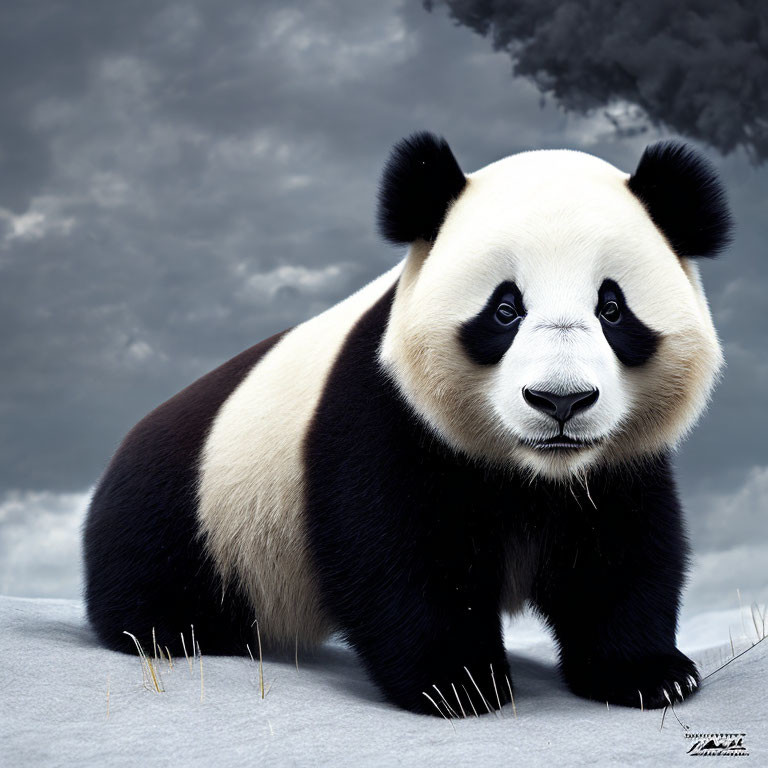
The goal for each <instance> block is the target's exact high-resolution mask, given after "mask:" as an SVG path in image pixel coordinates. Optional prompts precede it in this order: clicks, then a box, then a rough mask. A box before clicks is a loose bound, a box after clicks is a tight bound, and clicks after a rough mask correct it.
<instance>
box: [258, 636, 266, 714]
mask: <svg viewBox="0 0 768 768" xmlns="http://www.w3.org/2000/svg"><path fill="white" fill-rule="evenodd" d="M256 640H257V641H258V643H259V687H260V688H261V698H262V699H263V698H264V697H265V696H266V695H267V694H266V693H264V657H263V656H262V653H261V632H260V631H259V622H258V621H257V622H256Z"/></svg>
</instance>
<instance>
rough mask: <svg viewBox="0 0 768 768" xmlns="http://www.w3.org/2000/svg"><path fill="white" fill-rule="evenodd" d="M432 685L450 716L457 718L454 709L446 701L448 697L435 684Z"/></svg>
mask: <svg viewBox="0 0 768 768" xmlns="http://www.w3.org/2000/svg"><path fill="white" fill-rule="evenodd" d="M432 687H433V688H434V689H435V690H436V691H437V693H438V695H439V696H440V698H441V699H442V700H443V704H445V708H446V709H447V710H448V713H449V714H450V716H451V717H455V718H457V719H458V717H459V716H458V715H457V714H456V710H455V709H454V708H453V707H452V706H451V705H450V704H449V703H448V699H446V698H445V696H443V692H442V691H441V690H440V689H439V688H438V687H437V686H436V685H433V686H432Z"/></svg>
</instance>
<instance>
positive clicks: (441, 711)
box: [422, 691, 456, 733]
mask: <svg viewBox="0 0 768 768" xmlns="http://www.w3.org/2000/svg"><path fill="white" fill-rule="evenodd" d="M422 694H424V696H426V697H427V698H428V699H429V700H430V701H431V702H432V706H433V707H434V708H435V709H436V710H437V711H438V712H439V713H440V717H442V718H443V720H445V721H446V722H447V723H448V724H449V725H450V726H451V728H453V732H454V733H456V726H455V725H454V724H453V722H451V720H449V719H448V718H447V717H446V716H445V715H444V714H443V710H442V709H440V707H438V706H437V702H436V701H435V700H434V699H433V698H432V697H431V696H430V695H429V694H428V693H427V692H426V691H422Z"/></svg>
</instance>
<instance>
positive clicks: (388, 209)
mask: <svg viewBox="0 0 768 768" xmlns="http://www.w3.org/2000/svg"><path fill="white" fill-rule="evenodd" d="M466 183H467V179H466V177H465V176H464V174H463V173H462V171H461V168H459V164H458V163H457V162H456V158H455V157H454V156H453V152H451V148H450V147H449V146H448V142H447V141H446V140H445V139H443V138H441V137H439V136H435V135H434V134H431V133H426V132H423V133H414V134H413V135H412V136H409V137H408V138H405V139H403V140H402V141H399V142H398V143H397V144H396V145H395V146H394V148H393V149H392V153H391V154H390V156H389V160H387V164H386V166H385V168H384V175H383V176H382V179H381V185H380V187H379V210H378V222H379V232H380V233H381V235H382V237H383V238H384V239H385V240H389V242H391V243H397V244H405V243H412V242H413V241H414V240H419V239H422V240H427V241H429V242H433V241H434V239H435V238H436V237H437V233H438V231H439V229H440V225H441V224H442V223H443V219H444V218H445V213H446V211H447V210H448V206H449V205H450V204H451V203H452V202H453V201H454V200H455V199H456V198H457V197H458V196H459V195H460V194H461V191H462V189H464V185H465V184H466Z"/></svg>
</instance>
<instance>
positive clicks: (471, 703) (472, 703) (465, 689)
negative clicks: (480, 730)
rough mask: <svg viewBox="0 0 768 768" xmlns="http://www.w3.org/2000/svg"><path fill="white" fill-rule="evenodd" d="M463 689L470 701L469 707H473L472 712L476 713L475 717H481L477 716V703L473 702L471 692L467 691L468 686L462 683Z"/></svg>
mask: <svg viewBox="0 0 768 768" xmlns="http://www.w3.org/2000/svg"><path fill="white" fill-rule="evenodd" d="M461 687H462V688H463V689H464V693H466V694H467V698H468V699H469V706H470V707H472V711H473V712H474V713H475V717H480V715H478V714H477V710H476V709H475V703H474V702H473V701H472V697H471V696H470V695H469V691H468V690H467V688H466V686H465V685H464V684H463V683H462V685H461Z"/></svg>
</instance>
